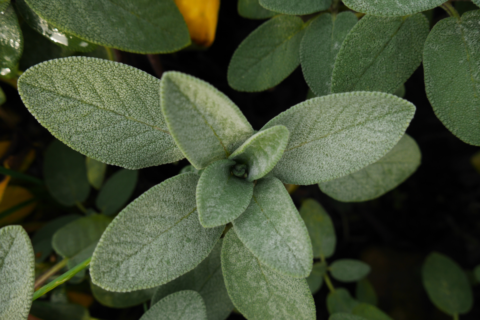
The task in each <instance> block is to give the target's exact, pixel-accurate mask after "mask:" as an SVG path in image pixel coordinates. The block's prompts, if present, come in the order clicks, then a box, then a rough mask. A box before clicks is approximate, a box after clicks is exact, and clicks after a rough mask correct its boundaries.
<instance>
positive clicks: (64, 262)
mask: <svg viewBox="0 0 480 320" xmlns="http://www.w3.org/2000/svg"><path fill="white" fill-rule="evenodd" d="M67 262H68V259H63V260H62V261H60V262H59V263H57V264H56V265H54V266H53V267H51V268H50V270H47V271H46V272H45V273H44V274H42V275H41V276H40V277H38V279H37V280H35V285H34V288H35V289H37V288H38V287H40V286H41V285H42V284H43V283H44V282H45V281H47V280H48V278H50V277H51V276H53V275H54V274H55V273H57V272H58V271H60V270H62V268H63V267H65V266H66V265H67Z"/></svg>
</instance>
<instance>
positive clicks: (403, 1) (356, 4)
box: [343, 0, 445, 17]
mask: <svg viewBox="0 0 480 320" xmlns="http://www.w3.org/2000/svg"><path fill="white" fill-rule="evenodd" d="M444 2H445V0H382V1H377V0H343V3H344V4H345V5H346V6H347V7H349V8H350V9H353V10H355V11H358V12H363V13H367V14H372V15H375V16H381V17H391V16H406V15H410V14H414V13H417V12H422V11H427V10H430V9H433V8H435V7H438V6H440V5H441V4H442V3H444Z"/></svg>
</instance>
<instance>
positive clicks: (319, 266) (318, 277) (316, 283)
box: [306, 262, 327, 294]
mask: <svg viewBox="0 0 480 320" xmlns="http://www.w3.org/2000/svg"><path fill="white" fill-rule="evenodd" d="M325 273H327V264H326V263H325V262H317V263H315V264H314V265H313V268H312V272H311V273H310V275H309V276H308V277H307V279H306V280H307V283H308V286H309V287H310V291H311V292H312V294H315V293H317V292H318V290H320V288H321V287H322V284H323V276H324V275H325Z"/></svg>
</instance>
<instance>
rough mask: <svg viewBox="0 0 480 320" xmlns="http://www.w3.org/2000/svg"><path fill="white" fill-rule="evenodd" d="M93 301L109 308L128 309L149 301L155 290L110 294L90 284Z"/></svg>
mask: <svg viewBox="0 0 480 320" xmlns="http://www.w3.org/2000/svg"><path fill="white" fill-rule="evenodd" d="M90 288H91V290H92V294H93V296H94V297H95V300H97V301H98V302H100V303H101V304H103V305H104V306H107V307H109V308H118V309H123V308H130V307H133V306H136V305H139V304H142V303H144V302H147V301H148V300H150V299H151V298H152V296H153V293H154V292H155V290H156V288H152V289H145V290H138V291H132V292H111V291H107V290H103V289H102V288H100V287H99V286H96V285H94V284H93V283H90Z"/></svg>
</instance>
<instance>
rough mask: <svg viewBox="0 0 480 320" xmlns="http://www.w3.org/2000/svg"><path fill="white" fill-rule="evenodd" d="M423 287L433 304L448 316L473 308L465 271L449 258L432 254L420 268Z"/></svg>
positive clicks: (470, 289)
mask: <svg viewBox="0 0 480 320" xmlns="http://www.w3.org/2000/svg"><path fill="white" fill-rule="evenodd" d="M422 280H423V286H424V288H425V290H426V291H427V294H428V297H429V298H430V300H431V301H432V302H433V304H434V305H435V306H436V307H437V308H438V309H440V310H442V311H443V312H445V313H446V314H448V315H451V316H453V315H454V314H464V313H467V312H468V311H470V309H471V308H472V306H473V294H472V288H471V286H470V283H469V282H468V278H467V275H466V274H465V271H463V270H462V268H460V266H459V265H458V264H457V263H456V262H455V261H453V260H452V259H450V258H449V257H447V256H445V255H443V254H440V253H437V252H432V253H431V254H430V255H428V257H427V259H426V260H425V262H424V264H423V267H422Z"/></svg>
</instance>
